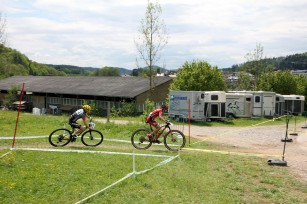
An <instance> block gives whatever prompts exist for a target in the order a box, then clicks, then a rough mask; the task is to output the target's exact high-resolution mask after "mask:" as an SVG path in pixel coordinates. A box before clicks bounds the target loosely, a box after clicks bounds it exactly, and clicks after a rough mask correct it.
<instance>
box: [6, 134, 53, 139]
mask: <svg viewBox="0 0 307 204" xmlns="http://www.w3.org/2000/svg"><path fill="white" fill-rule="evenodd" d="M47 137H49V136H48V135H46V136H22V137H15V139H16V140H24V139H38V138H47ZM12 139H13V137H2V136H1V137H0V140H12Z"/></svg>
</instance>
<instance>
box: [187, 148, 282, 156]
mask: <svg viewBox="0 0 307 204" xmlns="http://www.w3.org/2000/svg"><path fill="white" fill-rule="evenodd" d="M184 150H188V151H200V152H209V153H220V154H233V155H240V156H251V157H281V156H282V155H274V154H260V153H249V152H229V151H219V150H208V149H194V148H184Z"/></svg>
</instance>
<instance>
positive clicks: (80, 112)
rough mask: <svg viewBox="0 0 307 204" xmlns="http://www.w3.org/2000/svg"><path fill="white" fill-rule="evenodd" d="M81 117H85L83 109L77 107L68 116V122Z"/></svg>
mask: <svg viewBox="0 0 307 204" xmlns="http://www.w3.org/2000/svg"><path fill="white" fill-rule="evenodd" d="M80 118H82V119H83V120H84V119H85V111H84V110H83V109H79V110H77V111H75V112H74V113H73V114H72V115H71V116H70V118H69V122H76V121H77V120H79V119H80Z"/></svg>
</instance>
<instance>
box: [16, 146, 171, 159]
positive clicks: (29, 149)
mask: <svg viewBox="0 0 307 204" xmlns="http://www.w3.org/2000/svg"><path fill="white" fill-rule="evenodd" d="M11 150H28V151H44V152H75V153H92V154H112V155H129V156H131V155H133V153H126V152H106V151H95V150H72V149H49V148H12V149H11ZM134 155H136V156H144V157H164V158H170V157H172V156H166V155H158V154H134Z"/></svg>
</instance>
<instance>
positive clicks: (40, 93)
mask: <svg viewBox="0 0 307 204" xmlns="http://www.w3.org/2000/svg"><path fill="white" fill-rule="evenodd" d="M23 83H24V84H25V88H24V93H25V95H24V98H23V100H25V101H28V102H32V103H33V107H36V108H41V109H50V108H51V109H52V111H58V110H62V111H70V112H71V109H74V108H77V107H80V106H81V105H82V104H83V103H84V102H88V101H91V102H92V101H94V102H95V105H96V106H97V107H99V108H101V109H103V110H107V104H108V103H109V104H111V107H113V106H115V108H117V107H119V106H120V103H121V102H123V101H125V102H129V103H134V104H136V105H137V107H138V110H139V111H140V112H142V111H143V108H144V102H145V101H146V99H147V98H148V97H149V93H150V87H149V78H142V77H85V76H78V77H64V76H13V77H10V78H6V79H2V80H0V102H1V101H2V102H3V100H4V98H5V96H6V94H8V91H9V90H10V89H11V88H12V86H13V85H19V86H20V88H21V87H22V84H23ZM171 83H172V78H171V77H154V78H153V85H154V89H153V91H152V98H149V99H150V100H151V101H154V102H155V103H156V105H160V104H162V103H163V102H165V101H166V100H167V95H168V92H169V86H170V84H171Z"/></svg>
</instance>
